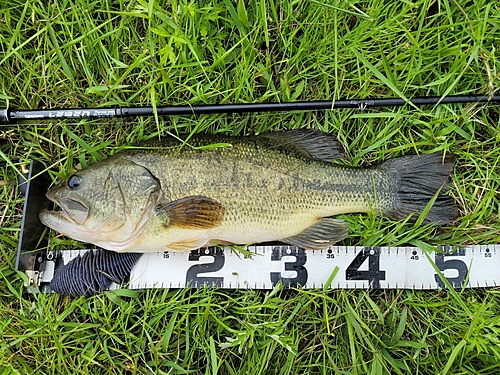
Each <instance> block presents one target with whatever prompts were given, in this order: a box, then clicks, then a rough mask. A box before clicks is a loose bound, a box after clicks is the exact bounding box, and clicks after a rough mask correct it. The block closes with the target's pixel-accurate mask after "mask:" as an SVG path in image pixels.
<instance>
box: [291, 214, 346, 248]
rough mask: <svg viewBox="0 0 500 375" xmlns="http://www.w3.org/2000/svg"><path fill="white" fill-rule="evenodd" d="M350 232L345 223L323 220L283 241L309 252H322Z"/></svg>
mask: <svg viewBox="0 0 500 375" xmlns="http://www.w3.org/2000/svg"><path fill="white" fill-rule="evenodd" d="M348 231H349V227H348V225H347V223H346V222H345V221H343V220H337V219H332V218H323V219H321V220H320V221H319V222H318V223H316V224H314V225H313V226H311V227H309V228H307V229H306V230H305V231H303V232H300V233H299V234H297V235H295V236H292V237H288V238H285V239H283V240H282V241H283V242H285V243H287V244H290V245H294V246H298V247H301V248H303V249H307V250H321V249H325V248H327V247H328V246H332V245H333V244H334V243H336V242H339V241H341V240H343V239H344V238H346V237H347V234H348Z"/></svg>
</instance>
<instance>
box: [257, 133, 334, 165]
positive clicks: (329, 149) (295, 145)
mask: <svg viewBox="0 0 500 375" xmlns="http://www.w3.org/2000/svg"><path fill="white" fill-rule="evenodd" d="M259 137H264V138H267V139H271V140H273V141H275V142H276V143H277V144H279V145H280V146H282V147H290V148H291V149H293V150H294V151H296V152H297V153H299V154H301V155H303V156H306V157H309V158H312V159H315V160H321V161H327V162H331V161H333V160H335V159H341V158H343V157H344V148H343V147H342V145H341V144H340V143H339V142H338V141H337V140H335V138H334V137H333V136H332V135H330V134H327V133H323V132H322V131H320V130H316V129H297V130H288V131H284V132H271V133H263V134H260V135H259Z"/></svg>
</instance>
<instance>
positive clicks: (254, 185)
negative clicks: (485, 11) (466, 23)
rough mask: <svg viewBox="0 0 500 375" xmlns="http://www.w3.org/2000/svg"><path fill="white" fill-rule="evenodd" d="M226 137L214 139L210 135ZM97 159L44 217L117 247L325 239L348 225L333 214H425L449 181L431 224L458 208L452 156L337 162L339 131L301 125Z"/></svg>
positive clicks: (54, 194) (342, 233)
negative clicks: (450, 190) (450, 189)
mask: <svg viewBox="0 0 500 375" xmlns="http://www.w3.org/2000/svg"><path fill="white" fill-rule="evenodd" d="M214 143H217V144H220V143H222V144H226V145H227V147H215V148H210V147H205V146H209V145H211V144H214ZM188 144H189V145H190V146H187V145H185V146H184V147H182V148H179V145H180V143H179V141H177V140H174V139H171V140H165V141H162V142H161V143H159V144H157V145H155V146H154V147H151V148H137V149H129V150H125V151H122V152H119V153H117V154H115V155H114V156H112V157H110V158H108V159H105V160H103V161H100V162H98V163H95V164H93V165H91V166H89V167H88V168H86V169H84V170H81V171H79V172H77V173H76V174H74V175H72V176H70V177H69V178H68V179H67V180H66V181H63V182H62V183H60V184H59V185H57V186H55V187H54V188H52V189H50V190H49V191H48V193H47V197H48V198H49V199H50V200H52V201H53V202H54V203H56V204H57V205H58V206H60V208H61V210H60V211H48V210H45V211H42V212H41V213H40V220H41V221H42V222H43V223H44V224H45V225H47V226H49V227H50V228H53V229H54V230H56V231H58V232H61V233H63V234H66V235H68V236H69V237H72V238H74V239H76V240H80V241H84V242H88V243H92V244H95V245H97V246H100V247H102V248H104V249H108V250H113V251H118V252H157V251H183V250H192V249H197V248H200V247H204V246H209V245H214V244H252V243H259V242H268V241H282V242H285V243H287V244H291V245H295V246H299V247H302V248H305V249H322V248H326V247H328V246H330V245H332V244H334V243H336V242H338V241H340V240H342V239H343V238H345V237H346V236H347V234H348V226H347V223H345V222H344V221H341V220H338V219H334V218H332V217H331V216H334V215H338V214H343V213H352V212H369V211H371V210H373V211H375V212H376V213H377V214H381V215H385V216H386V217H388V218H390V219H393V220H400V219H405V218H407V217H408V216H409V215H412V214H413V216H412V217H413V219H416V217H418V214H419V213H421V212H422V210H423V209H424V208H425V206H426V204H427V203H428V202H429V200H430V199H431V198H432V197H433V196H434V195H435V194H436V193H437V192H438V191H439V189H441V192H440V193H439V195H438V196H437V199H436V200H435V202H434V204H433V206H432V208H431V210H430V212H429V213H428V215H427V217H426V221H427V222H436V223H437V224H446V223H450V222H452V221H453V220H455V219H456V218H457V216H458V210H457V207H456V206H455V204H454V201H453V199H452V198H451V197H449V196H445V195H443V194H442V193H443V192H445V191H446V184H447V182H448V180H449V177H450V174H451V173H452V170H453V164H454V158H453V156H452V155H446V156H443V155H442V154H437V153H433V154H426V155H421V156H403V157H399V158H395V159H392V160H388V161H386V162H384V163H382V164H380V165H377V166H373V167H368V168H353V167H345V166H341V165H337V164H335V163H332V161H333V160H335V159H337V158H339V157H342V147H341V146H340V145H339V144H338V143H337V142H336V141H335V140H334V139H333V137H332V136H330V135H327V134H324V133H322V132H320V131H315V130H297V131H288V132H282V133H269V134H262V135H258V136H248V137H229V136H221V135H214V136H208V135H194V136H193V137H191V138H190V139H189V141H188Z"/></svg>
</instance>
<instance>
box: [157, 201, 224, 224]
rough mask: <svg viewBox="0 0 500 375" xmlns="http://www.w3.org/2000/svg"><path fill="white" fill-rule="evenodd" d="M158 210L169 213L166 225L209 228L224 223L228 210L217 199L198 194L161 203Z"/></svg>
mask: <svg viewBox="0 0 500 375" xmlns="http://www.w3.org/2000/svg"><path fill="white" fill-rule="evenodd" d="M157 211H158V212H164V213H165V214H166V215H167V217H168V220H166V221H167V222H166V223H165V224H164V225H165V226H169V227H170V226H175V227H179V228H184V229H208V228H213V227H216V226H218V225H220V223H222V220H223V219H224V213H225V211H226V210H225V208H224V207H223V206H222V204H220V203H219V202H217V201H216V200H215V199H212V198H208V197H204V196H201V195H196V196H190V197H185V198H181V199H178V200H176V201H173V202H169V203H167V204H164V205H160V206H158V207H157Z"/></svg>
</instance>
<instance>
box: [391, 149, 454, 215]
mask: <svg viewBox="0 0 500 375" xmlns="http://www.w3.org/2000/svg"><path fill="white" fill-rule="evenodd" d="M454 164H455V156H454V155H452V154H446V155H443V154H442V153H432V154H424V155H420V156H418V155H408V156H403V157H399V158H395V159H392V160H388V161H386V162H384V163H382V164H381V167H382V168H385V169H386V170H387V171H388V173H389V176H390V177H391V178H395V179H396V181H398V184H397V186H398V191H397V199H396V200H395V202H397V203H396V205H395V207H391V208H389V209H387V210H385V211H384V212H383V213H384V215H385V216H387V217H388V218H389V219H391V220H402V219H406V218H407V217H408V216H409V215H412V214H415V213H416V214H417V215H413V216H412V217H411V218H410V221H412V222H415V221H416V220H417V218H418V214H420V213H421V212H423V211H424V209H425V208H426V206H427V204H428V203H429V201H430V200H431V199H432V198H433V197H434V196H435V195H436V193H438V192H439V194H438V195H437V197H436V200H435V201H434V203H433V205H432V207H431V209H430V211H429V213H428V214H427V216H426V218H425V219H424V223H435V224H438V225H444V224H448V223H451V222H452V221H454V220H455V219H456V218H457V217H458V207H457V206H456V204H455V201H454V199H453V198H452V197H450V196H447V195H444V194H443V193H445V192H446V191H448V183H449V181H450V175H451V174H452V173H453V167H454Z"/></svg>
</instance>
